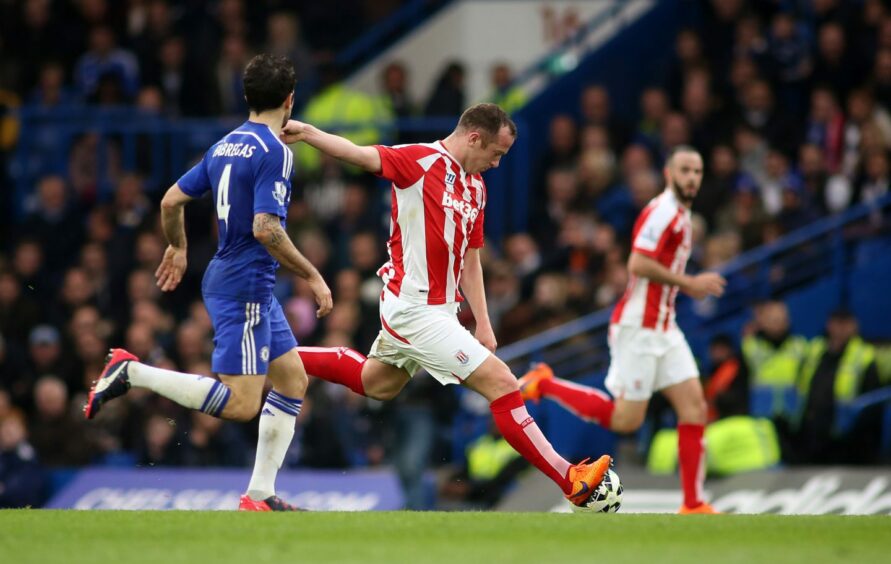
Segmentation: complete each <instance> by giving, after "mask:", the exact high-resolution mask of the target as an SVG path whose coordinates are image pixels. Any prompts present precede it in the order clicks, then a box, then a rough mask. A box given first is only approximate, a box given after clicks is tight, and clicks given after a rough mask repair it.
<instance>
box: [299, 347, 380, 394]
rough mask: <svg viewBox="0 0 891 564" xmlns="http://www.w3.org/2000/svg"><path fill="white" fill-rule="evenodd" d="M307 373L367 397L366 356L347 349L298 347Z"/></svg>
mask: <svg viewBox="0 0 891 564" xmlns="http://www.w3.org/2000/svg"><path fill="white" fill-rule="evenodd" d="M297 352H298V353H300V360H302V361H303V366H304V367H305V368H306V373H307V374H309V375H310V376H315V377H316V378H321V379H322V380H326V381H328V382H334V383H335V384H341V385H343V386H346V387H347V388H349V389H351V390H353V391H354V392H356V393H357V394H359V395H362V396H364V395H365V386H363V385H362V367H363V366H364V365H365V361H366V360H367V359H366V358H365V355H364V354H362V353H360V352H357V351H354V350H353V349H348V348H346V347H331V348H325V347H297Z"/></svg>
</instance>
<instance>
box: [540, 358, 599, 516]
mask: <svg viewBox="0 0 891 564" xmlns="http://www.w3.org/2000/svg"><path fill="white" fill-rule="evenodd" d="M548 371H550V369H548ZM612 463H613V459H612V458H611V457H610V455H608V454H604V455H603V456H601V457H600V458H598V459H597V460H595V461H594V462H591V463H588V460H587V459H585V460H582V461H581V462H579V463H578V464H573V465H572V466H570V467H569V481H570V482H572V492H570V493H568V494H566V499H568V500H569V501H571V502H572V503H573V504H575V505H577V506H579V507H584V506H585V502H586V501H588V498H590V497H591V494H593V493H594V491H595V490H596V489H597V488H598V487H599V486H600V482H602V481H603V477H604V476H606V471H607V470H609V467H610V466H611V465H612Z"/></svg>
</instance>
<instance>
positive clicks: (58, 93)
mask: <svg viewBox="0 0 891 564" xmlns="http://www.w3.org/2000/svg"><path fill="white" fill-rule="evenodd" d="M28 102H29V103H30V104H31V105H32V106H34V107H37V108H41V109H45V110H51V109H61V108H66V109H68V108H71V107H72V106H74V105H75V104H77V103H78V102H79V100H78V98H77V95H76V94H75V93H74V92H73V91H72V90H71V89H70V88H69V87H68V86H66V84H65V67H64V66H62V64H61V63H59V62H57V61H53V60H50V61H49V62H47V63H44V64H43V66H41V67H40V75H39V77H38V79H37V85H36V86H35V87H34V90H32V91H31V96H30V98H29V100H28Z"/></svg>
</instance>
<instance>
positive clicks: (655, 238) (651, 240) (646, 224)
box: [631, 206, 678, 259]
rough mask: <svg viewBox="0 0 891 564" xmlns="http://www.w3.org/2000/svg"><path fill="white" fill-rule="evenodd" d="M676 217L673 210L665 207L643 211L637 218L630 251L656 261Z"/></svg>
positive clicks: (669, 234) (669, 235)
mask: <svg viewBox="0 0 891 564" xmlns="http://www.w3.org/2000/svg"><path fill="white" fill-rule="evenodd" d="M677 217H678V216H677V212H676V211H675V210H672V209H671V208H669V207H665V206H660V207H655V208H653V209H648V210H645V211H644V213H643V214H641V217H640V218H638V223H639V225H638V226H637V228H636V232H635V235H634V241H633V242H632V244H631V251H632V252H635V253H639V254H642V255H644V256H647V257H650V258H652V259H658V258H659V255H660V254H661V253H662V249H664V248H665V245H666V244H667V242H668V239H669V238H670V237H671V233H672V230H671V227H672V225H673V224H674V222H675V221H676V220H677Z"/></svg>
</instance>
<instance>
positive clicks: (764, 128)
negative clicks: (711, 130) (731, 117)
mask: <svg viewBox="0 0 891 564" xmlns="http://www.w3.org/2000/svg"><path fill="white" fill-rule="evenodd" d="M743 88H744V91H743V95H742V100H741V105H740V110H739V115H738V116H737V122H738V123H741V124H742V125H744V126H746V127H748V128H749V129H751V130H752V131H754V132H755V133H757V134H758V135H760V136H762V137H763V138H765V139H767V140H768V141H769V142H770V143H771V144H773V145H774V146H777V147H780V148H782V149H784V150H790V149H791V148H794V147H796V146H797V137H798V135H797V134H796V131H795V124H794V122H793V121H792V120H793V119H795V117H796V116H795V115H794V114H791V115H790V114H789V113H787V112H779V111H778V110H777V108H776V104H775V101H774V95H773V90H772V89H771V87H770V83H769V82H767V81H766V80H755V81H753V82H750V83H748V84H747V85H745V86H743Z"/></svg>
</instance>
